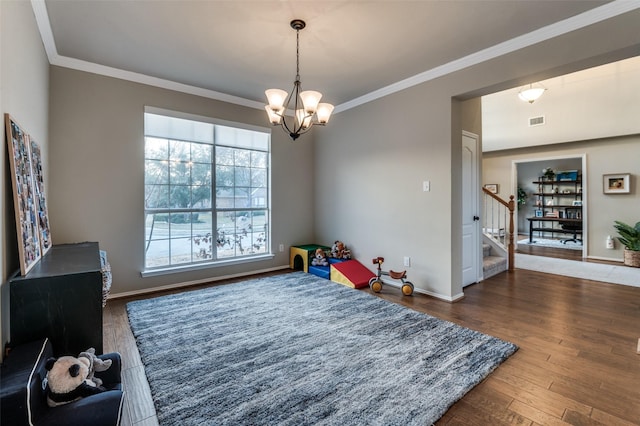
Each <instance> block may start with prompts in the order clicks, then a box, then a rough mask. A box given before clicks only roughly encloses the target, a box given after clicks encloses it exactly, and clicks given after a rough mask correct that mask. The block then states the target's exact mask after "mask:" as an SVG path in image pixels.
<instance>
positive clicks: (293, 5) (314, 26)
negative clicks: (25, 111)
mask: <svg viewBox="0 0 640 426" xmlns="http://www.w3.org/2000/svg"><path fill="white" fill-rule="evenodd" d="M32 5H33V8H34V12H35V15H36V19H37V22H38V26H39V28H40V32H41V34H42V38H43V42H44V45H45V49H46V50H47V55H48V57H49V61H50V62H51V63H52V64H54V65H60V66H65V67H70V68H75V69H81V70H84V71H90V72H95V73H99V74H105V75H110V76H114V77H119V78H125V79H129V80H133V81H139V82H143V83H147V84H152V85H156V86H160V87H167V88H171V89H176V90H181V91H185V92H187V93H195V94H200V95H203V96H208V97H212V98H217V99H221V100H225V101H229V102H234V103H238V104H244V105H247V106H251V107H256V108H259V107H261V106H262V105H263V104H264V102H265V97H264V90H265V89H266V88H270V87H279V88H282V89H285V90H287V91H290V89H291V87H292V85H293V80H294V76H295V31H294V30H292V29H291V28H290V26H289V22H290V20H291V19H293V18H301V19H304V20H305V21H306V22H307V28H306V29H304V30H302V31H301V32H300V68H301V69H300V74H301V77H302V85H303V88H304V89H315V90H319V91H320V92H322V93H323V94H324V97H323V101H324V102H329V103H333V104H335V105H337V106H338V107H337V109H336V111H340V110H344V109H347V108H349V107H353V106H355V105H358V104H360V103H364V102H366V101H368V100H371V99H375V98H376V97H379V96H383V95H384V94H387V93H391V92H393V91H395V90H400V89H402V88H404V87H408V86H410V85H412V84H416V83H420V82H422V81H426V80H428V79H430V78H435V77H437V76H439V75H443V74H446V73H447V72H452V71H456V70H458V69H461V68H464V67H466V66H470V65H473V64H475V63H479V62H482V61H484V60H487V59H491V58H493V57H496V56H499V55H501V54H504V53H508V52H510V51H513V50H516V49H519V48H522V47H526V46H527V45H531V44H534V43H537V42H540V41H542V40H545V39H548V38H551V37H554V36H557V35H559V34H563V33H565V32H568V31H571V30H574V29H576V28H580V27H583V26H586V25H590V24H592V23H595V22H598V21H600V20H604V19H607V18H609V17H611V16H615V15H617V14H620V13H624V12H626V11H629V10H631V9H636V8H639V7H640V2H624V1H614V2H608V1H591V0H581V1H533V0H482V1H480V0H456V1H399V0H387V1H358V0H341V1H300V0H297V1H295V0H280V1H269V0H264V1H261V0H256V1H246V0H235V1H232V0H228V1H214V0H209V1H206V0H198V1H193V0H167V1H143V0H139V1H136V0H32Z"/></svg>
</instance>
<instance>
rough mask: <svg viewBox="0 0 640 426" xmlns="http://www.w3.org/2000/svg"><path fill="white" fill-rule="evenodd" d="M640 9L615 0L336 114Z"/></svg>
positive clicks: (413, 79) (360, 100) (362, 99)
mask: <svg viewBox="0 0 640 426" xmlns="http://www.w3.org/2000/svg"><path fill="white" fill-rule="evenodd" d="M638 8H640V2H633V1H624V0H615V1H613V2H611V3H607V4H605V5H602V6H600V7H596V8H594V9H591V10H588V11H586V12H583V13H581V14H579V15H576V16H572V17H570V18H567V19H565V20H563V21H559V22H555V23H553V24H551V25H547V26H546V27H542V28H539V29H537V30H535V31H532V32H530V33H527V34H523V35H521V36H518V37H516V38H513V39H511V40H507V41H504V42H502V43H498V44H496V45H494V46H491V47H488V48H486V49H483V50H479V51H477V52H474V53H472V54H470V55H467V56H465V57H462V58H459V59H456V60H454V61H451V62H448V63H446V64H443V65H440V66H438V67H435V68H432V69H430V70H427V71H424V72H422V73H420V74H416V75H414V76H413V77H409V78H406V79H404V80H401V81H398V82H396V83H393V84H390V85H388V86H386V87H383V88H381V89H378V90H374V91H373V92H370V93H368V94H366V95H363V96H360V97H358V98H355V99H352V100H351V101H348V102H345V103H343V104H340V105H338V106H336V108H335V110H334V112H335V113H339V112H342V111H346V110H348V109H351V108H355V107H357V106H359V105H362V104H364V103H367V102H370V101H373V100H375V99H378V98H382V97H384V96H387V95H391V94H393V93H395V92H399V91H401V90H404V89H408V88H410V87H413V86H416V85H418V84H421V83H424V82H426V81H429V80H434V79H436V78H438V77H442V76H444V75H447V74H450V73H453V72H456V71H460V70H462V69H464V68H468V67H471V66H473V65H477V64H480V63H482V62H486V61H488V60H491V59H495V58H497V57H499V56H502V55H506V54H508V53H512V52H515V51H517V50H520V49H523V48H525V47H529V46H532V45H534V44H537V43H540V42H543V41H546V40H549V39H551V38H554V37H558V36H561V35H563V34H566V33H569V32H571V31H575V30H578V29H580V28H583V27H587V26H589V25H593V24H595V23H598V22H600V21H604V20H605V19H609V18H613V17H615V16H618V15H621V14H623V13H626V12H630V11H632V10H635V9H638Z"/></svg>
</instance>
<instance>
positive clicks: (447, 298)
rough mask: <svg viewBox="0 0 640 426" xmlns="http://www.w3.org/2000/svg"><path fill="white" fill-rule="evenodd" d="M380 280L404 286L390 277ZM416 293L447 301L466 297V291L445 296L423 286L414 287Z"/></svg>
mask: <svg viewBox="0 0 640 426" xmlns="http://www.w3.org/2000/svg"><path fill="white" fill-rule="evenodd" d="M380 281H382V283H383V284H384V285H388V286H389V287H395V288H398V289H399V288H402V284H400V283H398V282H397V281H389V280H388V279H384V278H381V279H380ZM413 292H414V293H420V294H424V295H426V296H431V297H435V298H436V299H440V300H444V301H445V302H456V301H458V300H460V299H462V298H463V297H464V293H462V292H460V293H458V294H456V295H455V296H445V295H444V294H440V293H435V292H433V291H428V290H423V289H421V288H418V287H415V286H414V288H413Z"/></svg>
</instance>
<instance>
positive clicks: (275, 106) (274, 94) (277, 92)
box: [264, 89, 289, 111]
mask: <svg viewBox="0 0 640 426" xmlns="http://www.w3.org/2000/svg"><path fill="white" fill-rule="evenodd" d="M264 93H265V95H267V101H268V102H269V107H270V108H271V109H272V110H274V111H276V110H280V109H282V108H283V107H284V102H285V101H286V100H287V96H288V95H289V94H288V93H287V92H285V91H284V90H281V89H268V90H265V91H264Z"/></svg>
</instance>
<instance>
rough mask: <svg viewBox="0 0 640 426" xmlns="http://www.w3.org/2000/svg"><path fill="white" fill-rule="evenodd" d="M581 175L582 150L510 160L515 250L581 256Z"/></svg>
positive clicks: (584, 229) (584, 190)
mask: <svg viewBox="0 0 640 426" xmlns="http://www.w3.org/2000/svg"><path fill="white" fill-rule="evenodd" d="M585 176H586V155H584V154H583V155H567V156H559V157H551V158H536V159H527V160H514V161H513V182H514V184H515V187H514V188H513V191H514V192H513V193H514V194H518V209H517V220H516V229H517V233H516V235H517V246H516V248H517V249H516V252H517V253H523V254H530V255H534V256H544V257H553V258H559V259H568V260H579V261H581V260H583V259H584V258H586V247H587V229H588V228H587V225H586V223H587V210H586V206H587V204H586V199H585V198H586V194H587V187H586V184H587V182H586V180H585V179H584V177H585Z"/></svg>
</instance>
